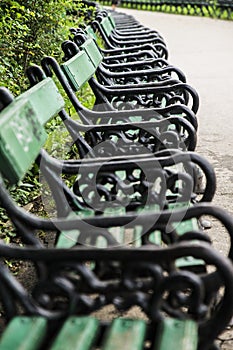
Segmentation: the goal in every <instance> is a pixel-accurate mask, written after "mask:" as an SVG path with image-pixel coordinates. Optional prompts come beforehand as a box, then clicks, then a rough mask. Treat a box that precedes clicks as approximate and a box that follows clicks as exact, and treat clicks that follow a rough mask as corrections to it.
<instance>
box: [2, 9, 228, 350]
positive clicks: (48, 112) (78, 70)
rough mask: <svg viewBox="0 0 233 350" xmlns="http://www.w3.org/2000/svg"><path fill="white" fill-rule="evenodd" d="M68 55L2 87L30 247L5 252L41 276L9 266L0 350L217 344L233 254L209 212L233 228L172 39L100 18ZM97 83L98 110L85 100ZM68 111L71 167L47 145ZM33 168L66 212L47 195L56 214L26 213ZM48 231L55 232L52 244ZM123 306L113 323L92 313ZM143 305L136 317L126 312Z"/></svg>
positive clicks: (5, 159) (74, 38) (7, 174)
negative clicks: (18, 85) (212, 233)
mask: <svg viewBox="0 0 233 350" xmlns="http://www.w3.org/2000/svg"><path fill="white" fill-rule="evenodd" d="M97 33H98V35H100V36H101V38H102V40H103V41H104V43H105V48H99V47H98V46H97V44H96V41H95V39H94V38H95V36H96V34H97ZM62 49H63V51H64V61H63V62H62V63H61V64H59V63H58V62H57V61H56V60H55V59H54V58H52V57H45V58H44V59H43V60H42V62H41V67H39V66H32V67H30V68H29V69H28V70H27V75H28V78H29V81H30V85H31V87H30V88H29V89H28V90H27V91H25V92H24V93H22V94H21V95H19V96H18V97H16V98H15V97H13V96H12V94H11V93H10V92H9V91H8V90H7V89H6V88H0V107H1V112H0V116H1V118H0V126H1V127H0V154H1V157H0V170H1V178H0V181H1V186H0V200H1V205H2V207H4V208H5V210H6V213H7V215H8V217H9V218H10V220H11V221H12V222H13V224H14V225H15V227H16V230H17V234H18V235H19V236H20V237H21V239H22V242H23V243H24V247H23V248H22V247H18V246H7V245H5V244H4V243H3V242H1V244H0V252H1V253H0V254H1V257H2V258H6V259H15V260H20V261H22V260H26V261H29V262H30V263H31V264H32V265H33V266H35V272H36V274H35V278H34V283H33V286H32V287H31V288H30V290H28V289H27V288H26V287H23V284H20V283H19V281H18V280H17V279H16V278H15V277H14V276H13V275H12V274H11V273H10V272H9V271H8V270H7V268H6V266H5V265H4V264H3V263H1V265H0V276H1V277H0V278H1V287H0V296H1V300H2V306H3V311H2V314H3V315H4V317H5V319H6V321H7V322H9V323H8V326H7V327H6V328H5V329H4V331H3V334H2V337H1V339H0V349H21V348H22V347H23V346H24V347H23V348H24V349H64V348H67V349H82V350H85V349H105V350H107V349H111V350H113V349H123V350H124V349H127V350H130V349H132V350H135V349H161V350H165V349H167V348H170V349H177V347H178V348H180V349H185V350H189V349H190V350H194V349H199V350H202V349H203V350H204V349H205V350H207V349H214V348H215V345H214V341H215V339H216V338H217V336H218V334H219V333H220V332H221V331H222V330H223V329H224V328H225V327H226V325H227V324H228V322H229V320H230V319H231V317H232V314H233V303H232V292H233V267H232V263H231V261H230V260H232V258H233V256H232V249H231V248H230V249H229V259H228V258H225V257H223V256H221V255H220V254H219V253H217V252H216V251H215V250H214V249H213V248H212V247H211V245H210V243H211V239H210V237H209V236H208V235H207V234H206V233H205V232H204V231H203V225H204V222H203V221H202V216H205V215H208V216H213V217H215V218H216V219H217V220H219V221H220V222H221V223H222V224H223V225H224V227H225V228H226V231H227V232H228V234H229V236H230V238H231V237H232V235H233V219H232V217H231V216H230V215H228V214H227V213H226V212H225V211H223V210H222V209H220V208H216V207H214V206H212V205H211V204H210V203H208V202H211V200H212V198H213V196H214V193H215V187H216V179H215V174H214V171H213V168H212V166H211V165H210V164H209V163H208V161H207V160H206V159H204V158H203V157H201V156H200V155H198V154H197V153H195V152H194V150H195V145H196V132H197V118H196V112H197V111H198V104H199V99H198V94H197V93H196V91H195V89H193V88H192V87H191V86H190V85H188V84H187V83H186V78H185V76H184V74H183V72H182V71H181V70H180V69H178V68H177V67H174V66H172V65H170V64H168V62H167V48H166V43H165V42H164V40H163V38H162V36H161V35H160V34H159V33H158V32H156V31H152V30H150V29H148V28H145V27H143V26H142V25H141V24H140V23H138V22H137V21H135V19H134V18H132V17H131V16H126V15H124V14H120V13H113V14H112V15H111V14H110V13H108V12H106V11H100V12H98V13H97V14H96V18H95V20H94V21H93V22H92V23H90V25H87V26H86V27H85V28H83V29H80V28H72V29H71V35H70V38H69V40H67V41H65V42H64V43H63V44H62ZM54 75H55V76H56V79H57V80H56V82H55V80H53V76H54ZM86 82H88V83H89V86H90V88H91V89H92V91H93V94H94V96H95V105H94V108H93V110H89V109H87V108H86V107H84V106H83V105H82V104H81V102H80V100H79V99H78V97H77V95H76V93H75V92H76V91H78V90H80V88H81V87H82V86H83V85H84V84H85V83H86ZM64 96H66V98H65V101H64ZM67 99H68V100H67ZM67 101H68V103H69V107H70V104H71V105H72V106H73V107H72V108H73V109H72V111H74V110H75V113H77V115H78V117H79V120H78V121H77V120H75V119H74V118H71V117H70V115H69V114H68V113H67V109H66V107H67V105H66V102H67ZM73 113H74V112H72V114H73ZM57 115H59V117H60V118H61V120H62V122H63V123H64V125H65V127H66V130H67V133H68V134H69V136H70V137H71V138H72V143H73V149H72V152H69V154H68V155H67V157H66V159H57V158H55V157H54V156H52V155H49V154H48V153H47V152H46V151H45V150H44V149H43V148H42V147H43V145H44V143H45V141H46V139H47V138H48V135H47V133H46V124H47V123H48V122H50V121H51V120H52V119H53V118H56V117H57ZM72 116H73V115H72ZM63 135H64V134H63ZM67 138H68V136H67ZM68 142H70V140H68ZM74 152H75V153H76V155H75V156H74V157H73V158H72V159H68V156H69V157H70V154H72V155H73V154H74ZM33 162H36V164H37V165H38V167H39V169H40V173H41V176H43V178H44V179H45V181H46V184H47V185H46V188H45V190H46V192H48V191H50V192H49V193H50V197H49V200H50V201H51V200H52V199H53V200H54V202H55V205H56V208H55V209H56V216H55V217H54V214H53V213H51V211H49V209H48V208H47V207H46V200H45V199H44V200H43V202H44V206H45V210H46V209H47V215H48V217H47V218H45V217H39V216H38V215H36V214H31V213H28V212H26V211H25V210H23V209H22V208H20V207H19V206H18V205H17V203H15V202H14V200H13V198H12V197H11V195H10V193H9V191H8V190H7V188H6V185H5V183H4V182H5V180H7V181H8V182H9V183H10V184H16V183H17V182H18V181H19V180H21V179H23V177H24V176H25V174H26V173H27V171H28V169H29V168H30V166H31V165H32V164H33ZM200 177H202V178H203V181H202V182H201V183H200V182H199V178H200ZM68 179H69V182H68V183H67V180H68ZM43 195H44V194H43V192H42V198H43ZM41 231H43V232H45V233H49V234H52V233H54V242H53V247H50V248H48V247H46V246H45V245H44V244H43V242H42V241H41V239H40V237H41ZM38 233H39V235H38ZM222 291H223V292H222ZM111 305H113V306H114V308H115V313H116V315H117V317H116V318H115V319H113V320H111V321H110V322H107V321H106V320H103V318H104V317H103V314H102V317H100V319H99V318H98V317H97V316H96V315H95V314H94V315H93V313H95V312H96V311H98V310H101V309H103V308H105V307H107V306H111ZM135 306H137V307H139V308H140V313H139V311H137V317H136V319H135V317H134V319H132V318H129V317H125V316H124V317H119V315H121V316H123V315H124V313H125V312H128V311H129V310H131V309H132V308H134V307H135ZM141 313H143V317H141V318H140V317H139V314H141Z"/></svg>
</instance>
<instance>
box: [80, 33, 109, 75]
mask: <svg viewBox="0 0 233 350" xmlns="http://www.w3.org/2000/svg"><path fill="white" fill-rule="evenodd" d="M80 49H81V50H84V51H85V52H86V54H87V55H88V57H89V58H90V60H91V61H92V63H93V65H94V67H95V68H97V67H98V66H99V64H100V63H101V62H102V60H103V55H102V54H101V52H100V50H99V48H98V46H97V44H96V42H95V40H93V39H91V38H89V39H87V40H86V41H85V42H84V43H83V44H82V45H81V46H80Z"/></svg>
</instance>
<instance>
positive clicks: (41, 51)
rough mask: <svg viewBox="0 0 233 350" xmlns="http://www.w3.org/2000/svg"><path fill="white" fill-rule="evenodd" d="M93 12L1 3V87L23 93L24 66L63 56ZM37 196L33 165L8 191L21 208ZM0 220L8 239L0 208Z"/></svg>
mask: <svg viewBox="0 0 233 350" xmlns="http://www.w3.org/2000/svg"><path fill="white" fill-rule="evenodd" d="M92 12H93V8H90V7H88V6H86V5H85V4H83V3H82V1H81V0H76V1H75V0H73V1H72V0H47V1H44V0H17V1H14V0H1V6H0V86H6V87H8V88H9V89H10V90H11V92H12V93H13V94H14V95H16V96H17V95H19V94H20V93H21V92H23V91H25V90H26V89H27V88H28V82H27V80H26V78H25V70H26V69H27V67H28V66H29V65H31V64H40V62H41V59H42V57H44V56H45V55H51V56H54V57H56V58H58V57H59V56H60V55H62V50H61V49H60V46H61V43H62V41H63V40H65V39H67V38H68V35H69V29H70V27H74V26H79V25H80V24H83V23H84V22H85V21H86V20H87V18H90V16H91V14H92ZM58 126H59V123H58V124H57V123H56V125H54V121H53V123H51V125H50V129H49V130H47V132H48V134H50V133H51V132H52V131H54V130H55V129H56V128H57V127H58ZM53 139H54V138H53ZM64 139H66V138H64ZM50 143H51V142H50ZM57 143H58V142H57ZM39 193H40V183H39V179H38V169H37V167H36V166H34V167H33V168H32V169H31V171H30V172H29V173H28V174H27V176H26V177H25V179H24V181H23V182H22V183H20V184H19V186H17V187H14V188H12V189H11V195H12V196H13V198H14V199H15V200H16V201H17V202H18V203H19V204H20V205H22V206H25V205H27V203H29V202H32V201H35V199H36V200H37V198H38V196H39ZM0 221H1V225H0V236H1V238H5V239H6V240H8V238H9V237H10V236H11V237H13V236H14V233H13V232H14V231H13V230H12V229H10V226H9V220H8V217H7V215H6V214H5V211H4V210H3V209H2V208H0Z"/></svg>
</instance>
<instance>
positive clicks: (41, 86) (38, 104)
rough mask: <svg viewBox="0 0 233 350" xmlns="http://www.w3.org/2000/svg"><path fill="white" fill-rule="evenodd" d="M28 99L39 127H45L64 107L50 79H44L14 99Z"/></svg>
mask: <svg viewBox="0 0 233 350" xmlns="http://www.w3.org/2000/svg"><path fill="white" fill-rule="evenodd" d="M24 98H25V99H28V100H30V103H31V104H32V106H33V109H34V110H35V111H36V113H37V118H38V120H39V121H40V123H41V125H45V124H46V123H47V122H48V121H49V120H50V119H51V118H52V117H54V116H55V115H57V113H58V112H59V111H60V110H61V109H62V108H63V107H64V106H65V102H64V100H63V98H62V96H61V94H60V93H59V90H58V88H57V86H56V84H55V83H54V81H53V80H52V78H45V79H43V80H42V81H40V82H39V83H37V84H36V85H34V86H33V87H31V88H30V89H28V90H27V91H25V92H24V93H22V94H21V95H20V96H18V97H17V98H16V100H19V99H24Z"/></svg>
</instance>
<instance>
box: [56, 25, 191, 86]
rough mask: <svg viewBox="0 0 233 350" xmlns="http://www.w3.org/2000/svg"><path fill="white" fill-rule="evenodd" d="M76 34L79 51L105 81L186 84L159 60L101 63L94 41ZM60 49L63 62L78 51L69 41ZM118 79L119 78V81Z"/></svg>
mask: <svg viewBox="0 0 233 350" xmlns="http://www.w3.org/2000/svg"><path fill="white" fill-rule="evenodd" d="M77 33H78V34H76V35H75V36H74V38H73V40H74V42H75V43H76V44H77V45H78V46H79V47H80V48H81V50H84V51H87V54H89V57H90V59H91V60H92V62H93V63H94V64H95V66H96V69H97V73H98V74H99V75H100V74H101V75H102V76H103V77H105V79H107V78H108V79H112V80H113V78H116V79H117V78H118V80H119V84H123V83H124V79H123V78H124V77H125V78H127V76H129V77H131V78H132V82H131V84H132V83H133V78H135V79H136V78H137V83H138V84H139V83H140V82H153V81H154V82H159V81H160V82H161V81H162V82H163V83H164V84H167V85H168V83H169V79H171V78H173V79H174V83H175V79H176V82H183V83H185V82H186V78H185V75H184V73H183V72H182V71H181V70H180V69H178V68H177V67H174V66H172V65H170V64H168V63H167V62H166V64H164V60H160V59H153V60H149V61H148V60H147V61H142V60H141V61H136V62H134V63H133V64H132V62H130V63H128V62H127V63H123V62H119V63H118V64H116V63H115V64H109V63H107V62H106V61H105V62H103V57H102V55H101V52H100V50H99V48H98V47H97V45H96V42H95V41H94V39H93V38H87V36H86V35H85V33H84V32H81V31H80V30H77ZM62 47H63V51H64V53H65V57H64V60H67V59H69V58H71V57H72V56H74V55H75V54H77V53H78V51H79V50H78V48H77V47H76V46H75V45H74V44H73V43H72V42H71V41H66V42H64V43H63V45H62ZM111 61H112V60H111ZM116 61H117V60H116V58H114V62H116ZM140 77H141V79H140ZM119 78H121V80H120V79H119ZM105 84H106V85H114V84H116V82H114V81H113V82H111V80H110V82H108V81H106V82H105ZM158 86H159V84H158Z"/></svg>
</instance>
